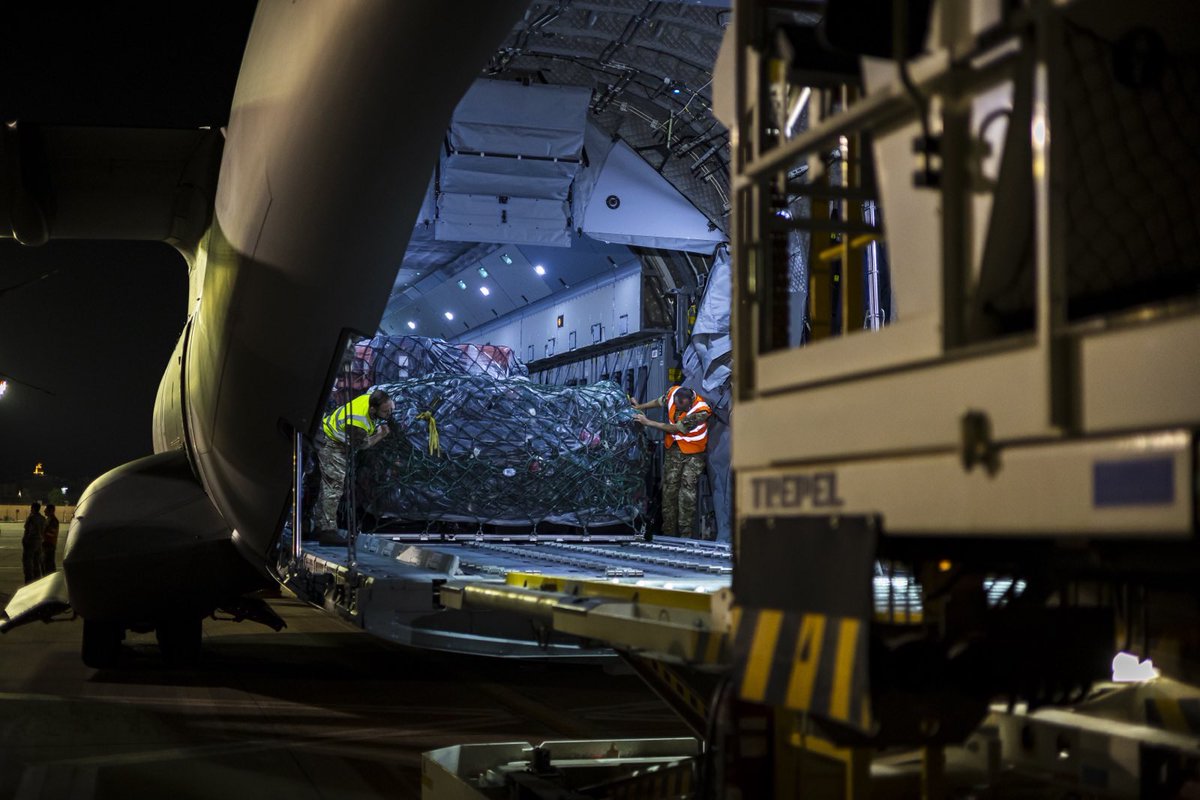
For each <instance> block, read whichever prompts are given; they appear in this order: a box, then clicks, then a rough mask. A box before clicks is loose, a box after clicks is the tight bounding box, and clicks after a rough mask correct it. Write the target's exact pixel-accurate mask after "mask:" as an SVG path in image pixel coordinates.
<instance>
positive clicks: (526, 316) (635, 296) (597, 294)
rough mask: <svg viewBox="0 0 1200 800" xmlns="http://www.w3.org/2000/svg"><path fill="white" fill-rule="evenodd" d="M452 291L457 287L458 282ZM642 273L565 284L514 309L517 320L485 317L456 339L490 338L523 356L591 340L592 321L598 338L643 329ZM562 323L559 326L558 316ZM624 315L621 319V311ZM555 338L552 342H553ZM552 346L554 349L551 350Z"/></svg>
mask: <svg viewBox="0 0 1200 800" xmlns="http://www.w3.org/2000/svg"><path fill="white" fill-rule="evenodd" d="M454 291H458V289H457V288H455V289H454ZM641 303H642V279H641V269H640V267H637V268H632V269H629V270H626V271H625V272H624V274H621V275H619V277H617V278H616V279H615V280H613V281H611V282H609V283H605V284H603V285H600V286H596V287H594V288H591V289H587V288H583V289H575V290H564V291H563V292H561V293H560V294H559V295H557V296H551V297H549V298H547V299H546V300H544V301H542V302H540V303H537V304H536V305H534V306H533V307H531V308H528V309H526V310H522V311H519V312H516V314H517V316H516V318H515V320H499V321H497V322H495V323H491V324H487V323H484V324H482V325H480V326H478V327H477V328H474V329H473V330H471V331H467V332H465V333H463V334H462V335H461V336H460V335H455V336H454V338H455V339H459V340H464V341H465V340H472V341H482V342H490V343H491V344H502V345H507V346H509V347H512V348H513V349H514V350H515V351H516V352H517V354H518V355H519V356H520V357H521V358H523V359H525V360H526V361H532V360H536V359H539V358H546V357H547V356H549V355H558V354H561V353H564V352H568V351H569V350H571V349H572V345H571V333H572V332H574V334H575V345H574V349H579V348H582V347H587V346H588V345H591V344H593V326H597V325H598V326H600V328H599V329H597V333H598V335H599V337H600V339H599V340H600V341H608V340H609V339H612V338H615V337H616V336H618V335H623V334H620V333H618V332H619V331H620V330H622V326H624V328H625V329H626V333H636V332H637V331H639V330H641ZM559 316H561V317H562V318H563V327H561V328H560V327H558V318H559ZM623 316H624V317H627V318H628V319H626V320H624V321H622V319H621V317H623ZM551 340H553V342H551ZM530 347H532V348H533V350H532V355H530V352H531V351H530ZM551 347H553V353H551V352H549V351H550V348H551Z"/></svg>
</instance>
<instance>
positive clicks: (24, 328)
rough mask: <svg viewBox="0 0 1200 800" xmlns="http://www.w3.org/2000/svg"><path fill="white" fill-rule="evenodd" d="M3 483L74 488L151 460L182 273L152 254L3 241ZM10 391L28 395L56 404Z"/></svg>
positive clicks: (133, 246) (182, 301)
mask: <svg viewBox="0 0 1200 800" xmlns="http://www.w3.org/2000/svg"><path fill="white" fill-rule="evenodd" d="M0 266H2V269H3V271H2V275H3V281H4V284H3V285H4V286H9V285H13V284H18V283H21V282H22V281H24V280H27V279H29V278H35V277H37V276H38V275H42V274H44V273H50V272H52V271H53V274H50V275H49V276H48V277H46V278H45V279H43V280H38V281H36V282H35V283H33V284H29V285H26V286H24V287H22V288H19V289H16V290H14V291H11V292H8V293H7V294H5V295H3V296H0V373H3V374H4V375H6V376H8V377H9V379H10V381H9V389H8V393H7V394H6V395H5V396H4V397H3V398H0V481H5V480H12V479H14V478H16V477H19V476H24V475H29V474H30V473H31V472H32V471H33V467H34V464H35V463H37V462H39V461H40V462H42V463H43V464H44V469H45V471H46V472H47V473H48V474H53V475H57V476H59V477H62V478H64V479H69V480H75V479H78V478H82V477H88V476H92V477H94V476H96V475H99V474H101V473H103V472H105V471H106V470H108V469H110V468H111V467H115V466H117V465H119V464H121V463H124V462H125V461H128V460H130V459H133V458H138V457H140V456H144V455H149V454H150V453H151V452H152V451H151V447H150V419H151V410H152V409H153V407H154V396H155V392H156V391H157V388H158V380H159V378H160V377H161V375H162V373H163V369H164V367H165V366H166V364H167V359H168V358H169V357H170V354H171V350H172V348H173V347H174V346H175V340H176V338H178V336H179V332H180V331H181V330H182V329H183V323H184V320H185V317H186V306H187V266H186V265H185V264H184V261H183V258H182V257H181V256H180V255H179V254H178V253H176V252H175V251H174V250H172V249H171V248H170V247H168V246H167V245H165V244H161V243H158V242H135V243H124V242H72V241H52V242H50V243H48V244H46V245H44V246H42V247H24V246H22V245H20V244H18V243H17V242H15V241H12V240H4V241H0ZM13 379H16V380H19V381H24V382H26V383H29V384H34V385H36V386H38V387H41V388H43V389H45V390H47V391H50V392H53V393H54V394H53V396H50V395H48V394H45V393H44V392H41V391H38V390H36V389H33V388H31V387H28V386H24V385H21V384H18V383H15V382H14V381H13Z"/></svg>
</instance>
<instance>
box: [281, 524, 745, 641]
mask: <svg viewBox="0 0 1200 800" xmlns="http://www.w3.org/2000/svg"><path fill="white" fill-rule="evenodd" d="M284 544H285V552H286V550H289V549H290V548H288V547H286V545H287V544H289V543H288V542H286V541H285V543H284ZM302 544H303V546H302V547H301V549H300V554H299V556H298V557H293V558H291V559H290V560H289V561H288V562H287V563H286V564H281V569H283V570H284V571H285V572H286V574H287V575H288V576H289V577H288V580H287V585H288V586H289V588H291V589H292V591H294V592H296V594H297V595H298V596H300V597H301V598H303V599H305V600H307V601H309V602H312V603H315V604H318V605H322V606H324V607H325V608H326V609H327V610H329V611H331V612H333V613H335V614H337V615H338V616H340V617H342V618H343V619H345V620H346V621H348V622H351V623H352V624H355V625H358V626H361V627H363V628H365V629H367V630H368V631H370V632H371V633H373V634H375V635H378V636H381V637H383V638H386V639H390V640H392V641H396V642H399V643H401V644H408V645H413V646H419V647H427V648H431V649H438V650H453V651H460V652H470V653H479V654H486V655H498V656H511V657H534V658H546V657H564V656H565V657H595V656H597V655H601V654H604V653H607V652H608V651H606V650H601V649H598V648H594V647H588V646H585V645H581V644H580V643H579V641H578V640H577V639H575V638H573V637H566V636H558V635H556V634H550V633H547V632H545V631H541V630H537V629H534V628H532V627H531V625H530V624H529V621H528V619H525V618H521V617H519V616H518V615H516V614H509V613H505V612H504V611H502V610H501V611H478V610H459V609H448V608H446V607H445V605H444V603H443V602H442V598H441V597H440V591H441V587H442V586H444V585H445V584H447V583H450V584H453V585H456V586H457V585H462V584H467V585H476V586H480V587H488V586H496V587H502V586H504V585H505V584H506V582H511V580H512V579H513V578H514V576H546V577H547V578H548V579H550V578H552V579H564V580H571V581H578V582H581V583H586V582H603V583H604V584H607V585H611V586H613V587H615V588H616V587H625V588H627V589H629V590H633V591H642V592H643V593H644V592H646V591H647V590H670V591H682V592H685V593H695V594H696V595H707V594H712V593H714V592H717V591H720V590H722V589H724V588H727V587H728V586H729V583H730V578H731V574H732V552H731V549H730V547H729V545H727V544H722V543H716V542H702V541H693V540H688V539H677V538H658V539H655V540H653V541H642V540H636V539H632V538H631V537H578V536H576V537H561V538H560V537H555V536H552V535H551V536H547V535H541V536H534V535H528V536H505V537H497V536H487V537H484V536H478V537H464V538H459V539H450V537H446V539H441V538H435V537H433V536H423V535H414V534H407V535H405V534H399V535H397V534H361V535H359V536H358V538H357V540H356V542H355V547H354V554H353V560H352V559H351V552H350V549H349V548H348V547H346V546H321V545H316V544H314V543H310V542H304V543H302Z"/></svg>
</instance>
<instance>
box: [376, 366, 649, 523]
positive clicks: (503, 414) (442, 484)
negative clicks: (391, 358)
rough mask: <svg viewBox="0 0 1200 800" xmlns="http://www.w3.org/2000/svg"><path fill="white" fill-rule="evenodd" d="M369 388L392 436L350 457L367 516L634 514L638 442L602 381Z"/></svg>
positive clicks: (643, 461) (612, 519)
mask: <svg viewBox="0 0 1200 800" xmlns="http://www.w3.org/2000/svg"><path fill="white" fill-rule="evenodd" d="M378 388H380V389H383V390H385V391H386V392H387V393H388V394H389V395H391V397H392V399H393V401H394V402H395V406H396V408H395V412H394V414H393V416H392V419H393V427H392V433H391V434H390V435H389V436H388V437H386V438H385V439H383V440H382V441H381V442H380V443H379V444H377V445H376V446H375V447H373V448H371V449H370V450H366V451H363V452H362V453H360V454H359V456H358V468H357V477H358V484H357V487H356V493H357V496H358V502H359V504H360V506H362V507H363V509H364V510H365V511H367V512H369V513H370V514H371V515H373V516H374V517H375V518H376V519H381V520H410V521H435V520H441V521H450V522H466V523H478V524H480V525H482V524H491V525H523V526H535V527H536V526H537V525H538V524H540V523H552V524H561V525H571V526H578V527H583V528H588V527H596V526H603V525H612V524H620V523H624V524H626V525H629V526H631V527H632V526H633V525H634V524H635V520H636V519H637V517H638V515H639V514H640V513H641V512H642V511H643V506H644V503H645V490H646V477H645V476H646V467H647V464H648V459H649V451H648V445H647V440H646V438H645V437H644V436H642V434H641V430H642V429H641V426H640V425H638V424H637V423H635V422H634V421H633V416H634V411H633V410H632V408H630V405H629V400H628V398H627V397H626V395H625V392H624V391H623V390H622V389H621V388H620V387H618V386H617V385H616V384H615V383H612V382H611V381H604V382H601V383H596V384H592V385H590V386H549V385H546V384H537V383H531V382H530V381H528V380H524V379H519V378H497V377H493V376H492V375H489V374H475V375H448V374H440V375H434V376H430V377H425V378H416V379H411V380H406V381H400V382H396V383H387V384H383V385H381V386H379V387H378Z"/></svg>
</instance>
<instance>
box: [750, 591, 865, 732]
mask: <svg viewBox="0 0 1200 800" xmlns="http://www.w3.org/2000/svg"><path fill="white" fill-rule="evenodd" d="M731 621H732V628H733V630H732V633H731V636H732V637H733V665H734V680H735V682H736V685H737V687H738V696H739V697H740V698H741V699H743V700H747V701H750V702H754V703H765V704H767V705H772V706H779V707H783V708H788V709H791V710H793V711H806V712H809V713H812V714H816V715H819V716H822V717H825V718H827V719H831V720H834V721H836V722H839V723H841V724H843V725H848V726H850V727H852V728H856V729H858V730H861V731H868V730H869V729H870V727H871V707H870V696H869V694H868V692H869V688H870V687H869V684H868V679H867V646H868V640H867V623H866V622H865V621H864V620H860V619H855V618H852V617H830V616H827V615H825V614H817V613H812V612H808V613H804V612H799V611H781V610H779V609H772V608H743V607H739V606H734V608H733V610H732V613H731Z"/></svg>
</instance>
